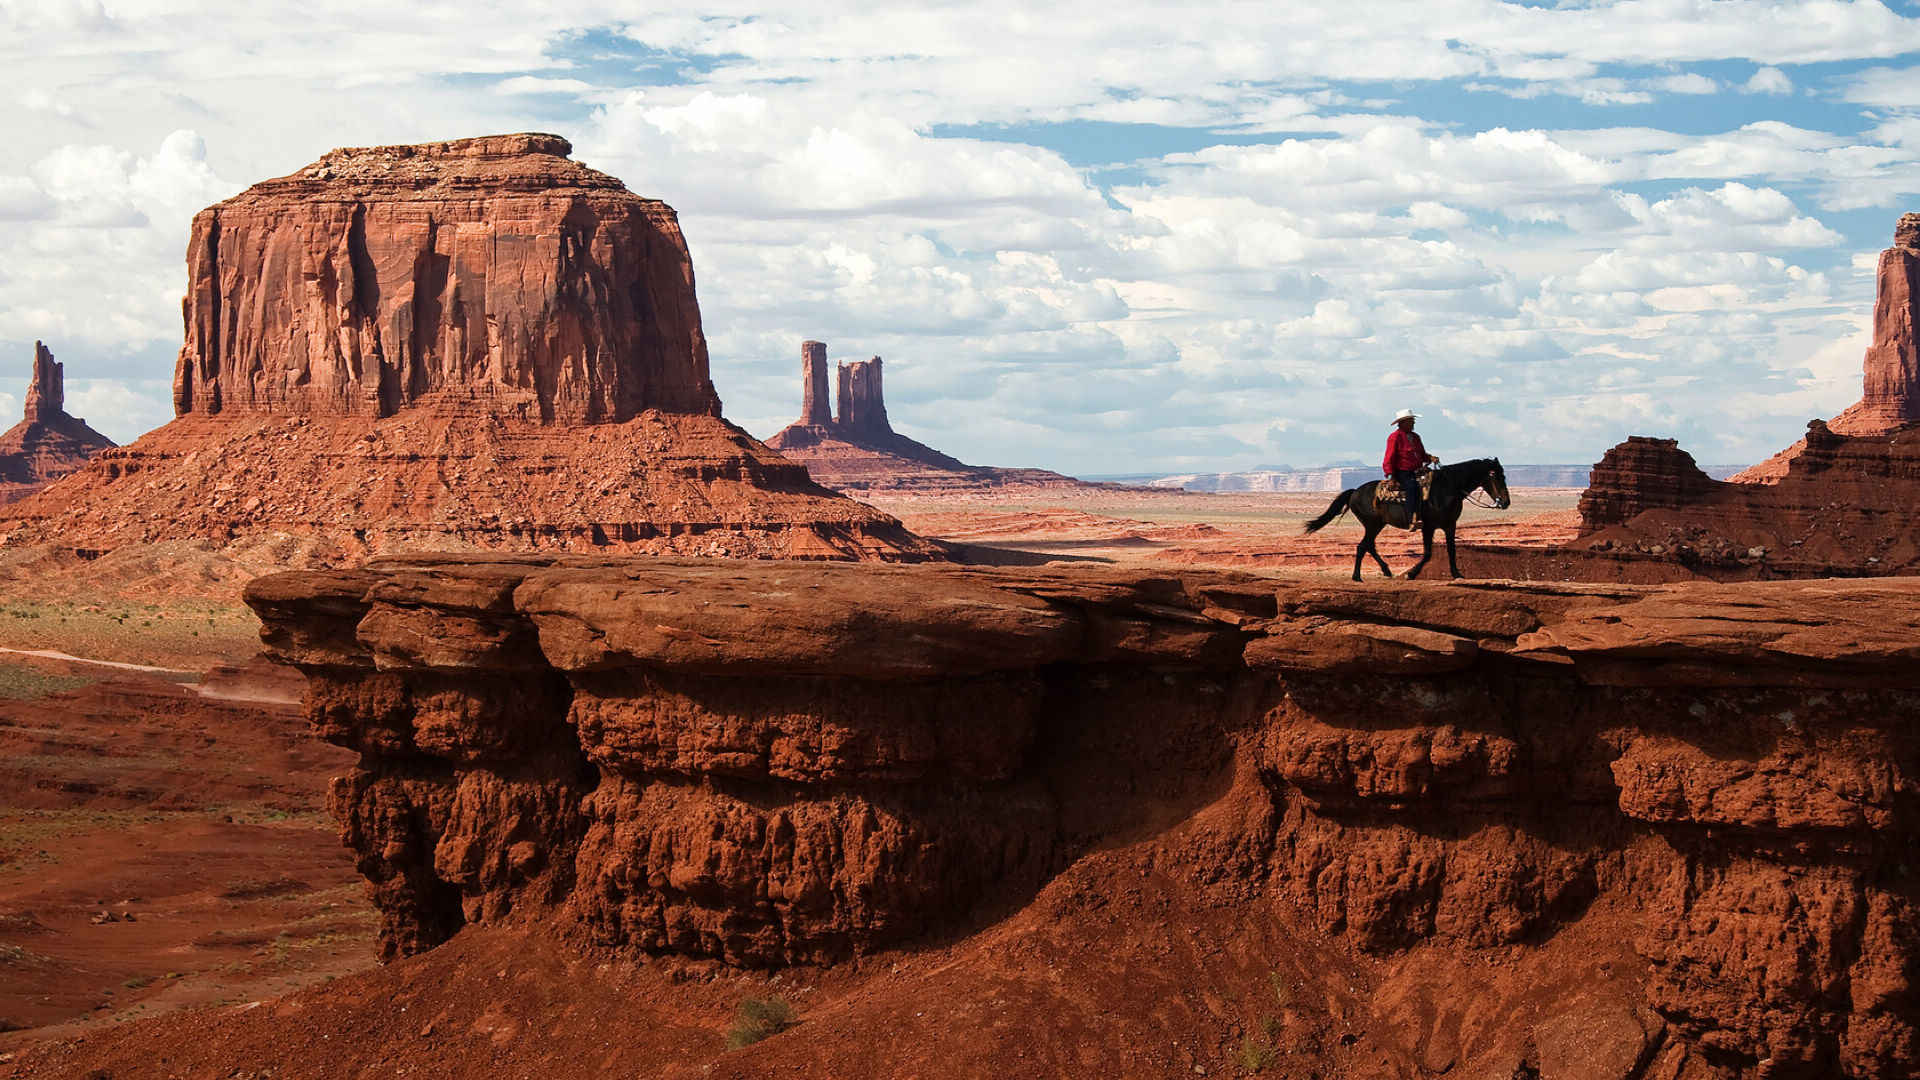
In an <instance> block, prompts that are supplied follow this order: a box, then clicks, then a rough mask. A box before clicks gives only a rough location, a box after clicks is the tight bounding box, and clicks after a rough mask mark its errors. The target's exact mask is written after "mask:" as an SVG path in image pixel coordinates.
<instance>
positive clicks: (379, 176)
mask: <svg viewBox="0 0 1920 1080" xmlns="http://www.w3.org/2000/svg"><path fill="white" fill-rule="evenodd" d="M571 151H572V146H571V145H570V144H569V143H568V142H567V140H565V139H563V138H561V137H559V136H557V135H544V134H535V133H529V134H519V135H494V136H487V137H483V138H475V139H460V140H455V141H451V142H441V143H424V144H420V145H415V146H379V147H364V148H350V149H339V150H333V151H330V152H328V153H327V154H326V155H324V156H322V157H321V158H320V159H319V160H318V161H316V162H314V163H313V164H311V165H309V166H307V167H306V168H304V169H301V170H300V171H298V172H296V173H293V174H291V175H289V176H284V177H280V178H278V179H275V180H268V181H264V182H262V183H259V184H255V185H254V186H253V187H250V188H248V189H247V190H246V191H243V192H241V193H240V194H239V195H236V196H234V197H233V198H231V199H228V200H226V201H225V202H222V203H219V204H217V205H215V206H212V207H209V208H207V209H206V210H203V211H201V212H200V213H199V214H198V215H196V216H195V217H194V222H193V233H192V237H191V239H190V240H189V243H188V250H187V263H188V268H189V282H188V291H187V296H186V298H185V300H184V301H183V302H182V305H181V309H182V316H183V319H184V321H185V324H186V341H185V344H184V345H183V346H182V347H181V350H180V357H179V361H178V364H177V365H176V368H175V375H174V411H175V413H176V414H178V415H182V416H185V415H187V414H190V413H194V414H205V415H212V414H219V413H236V412H238V413H269V414H291V415H303V416H368V417H380V416H391V415H393V414H395V413H396V412H398V411H399V410H401V409H403V408H411V407H419V406H423V405H426V406H431V407H433V408H435V409H436V410H437V411H442V412H449V413H456V414H472V413H480V414H487V415H500V416H506V417H510V418H518V419H525V420H532V421H536V422H543V423H562V424H569V423H571V424H580V423H619V422H623V421H626V420H629V419H631V418H633V417H634V416H636V415H638V414H639V413H640V412H642V411H643V410H647V409H658V410H661V411H664V412H671V413H704V414H708V415H715V416H717V415H719V411H720V401H719V396H718V395H717V394H716V393H715V391H714V387H713V383H712V380H711V379H710V378H709V375H708V361H707V345H706V338H705V335H704V333H703V331H702V330H701V325H700V308H699V304H698V302H697V300H696V299H695V296H694V281H693V264H692V260H691V258H690V257H689V255H688V252H687V246H686V241H685V240H684V238H683V237H682V235H681V232H680V226H679V222H678V219H677V218H676V217H675V215H674V212H673V209H672V208H671V207H669V206H667V204H665V203H663V202H660V201H659V200H657V199H646V198H642V197H640V196H638V195H635V194H633V193H632V192H630V191H628V190H627V189H626V186H625V185H624V184H622V183H621V182H620V181H619V180H617V179H615V178H614V177H612V176H608V175H607V174H605V173H602V172H598V171H595V170H593V169H590V168H588V167H586V166H584V165H581V164H579V163H578V162H574V161H571V160H569V159H568V158H567V154H568V153H570V152H571Z"/></svg>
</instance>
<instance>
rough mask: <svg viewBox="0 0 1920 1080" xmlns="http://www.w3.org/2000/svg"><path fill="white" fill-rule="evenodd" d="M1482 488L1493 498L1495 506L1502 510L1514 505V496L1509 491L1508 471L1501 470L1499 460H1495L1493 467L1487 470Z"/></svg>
mask: <svg viewBox="0 0 1920 1080" xmlns="http://www.w3.org/2000/svg"><path fill="white" fill-rule="evenodd" d="M1480 486H1481V487H1483V488H1485V489H1486V492H1487V494H1489V495H1491V496H1493V504H1494V505H1495V506H1497V507H1499V508H1500V509H1502V510H1505V509H1506V508H1507V507H1509V506H1512V505H1513V495H1512V493H1510V492H1509V491H1507V470H1506V469H1504V468H1501V466H1500V459H1499V458H1494V459H1493V466H1492V468H1489V469H1488V470H1487V478H1486V479H1485V480H1482V481H1480Z"/></svg>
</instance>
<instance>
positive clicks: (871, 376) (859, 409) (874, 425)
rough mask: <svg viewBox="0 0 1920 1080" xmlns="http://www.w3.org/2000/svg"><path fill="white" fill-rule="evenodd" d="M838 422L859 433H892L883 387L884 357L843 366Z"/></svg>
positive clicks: (850, 431) (844, 427)
mask: <svg viewBox="0 0 1920 1080" xmlns="http://www.w3.org/2000/svg"><path fill="white" fill-rule="evenodd" d="M837 423H839V425H840V427H841V428H842V429H844V430H845V431H847V432H849V433H852V434H856V435H867V436H874V435H891V434H892V433H893V426H892V425H890V424H888V423H887V402H886V398H885V396H884V395H883V394H882V392H881V387H880V358H879V357H877V356H876V357H874V358H873V359H871V360H856V361H854V362H853V363H851V364H841V365H840V415H839V417H838V418H837Z"/></svg>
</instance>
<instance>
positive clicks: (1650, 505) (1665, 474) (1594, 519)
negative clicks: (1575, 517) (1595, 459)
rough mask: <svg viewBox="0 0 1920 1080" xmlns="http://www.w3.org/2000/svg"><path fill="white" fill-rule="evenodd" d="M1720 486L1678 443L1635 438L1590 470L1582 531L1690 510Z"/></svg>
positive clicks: (1583, 498) (1583, 496)
mask: <svg viewBox="0 0 1920 1080" xmlns="http://www.w3.org/2000/svg"><path fill="white" fill-rule="evenodd" d="M1719 486H1720V485H1719V483H1718V482H1716V481H1715V480H1714V479H1713V478H1712V477H1710V476H1708V475H1707V474H1706V473H1705V472H1703V471H1701V469H1700V466H1699V465H1697V464H1695V463H1694V460H1693V455H1692V454H1689V453H1687V452H1686V451H1685V450H1682V449H1680V444H1679V443H1678V442H1677V441H1676V440H1674V439H1650V438H1647V437H1646V436H1644V435H1633V436H1630V437H1628V439H1627V441H1626V442H1623V443H1621V444H1620V445H1618V446H1616V447H1614V448H1613V449H1611V450H1608V451H1607V452H1606V455H1605V456H1604V457H1602V458H1601V459H1600V461H1599V463H1598V464H1596V465H1594V467H1593V472H1592V474H1591V477H1590V478H1589V480H1588V484H1587V490H1586V491H1585V492H1583V493H1581V495H1580V531H1581V532H1583V533H1589V532H1594V531H1596V530H1598V529H1603V528H1606V527H1607V526H1609V525H1620V524H1624V523H1625V522H1626V521H1628V520H1629V519H1631V518H1632V517H1633V516H1634V515H1636V514H1638V513H1640V512H1641V511H1643V510H1652V509H1656V508H1658V509H1666V510H1671V509H1674V508H1676V507H1682V506H1689V505H1692V504H1694V503H1696V502H1698V501H1699V500H1700V499H1701V498H1702V497H1704V496H1706V495H1708V494H1709V493H1711V492H1713V491H1715V490H1717V489H1718V488H1719Z"/></svg>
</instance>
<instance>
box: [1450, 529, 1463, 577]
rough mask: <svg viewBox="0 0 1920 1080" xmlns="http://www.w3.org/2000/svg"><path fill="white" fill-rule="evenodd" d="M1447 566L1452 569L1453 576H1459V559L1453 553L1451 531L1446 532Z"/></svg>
mask: <svg viewBox="0 0 1920 1080" xmlns="http://www.w3.org/2000/svg"><path fill="white" fill-rule="evenodd" d="M1447 565H1448V566H1449V567H1451V568H1452V569H1453V576H1454V577H1459V576H1460V559H1459V557H1458V556H1456V555H1455V554H1454V551H1453V530H1452V529H1448V530H1447Z"/></svg>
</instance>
